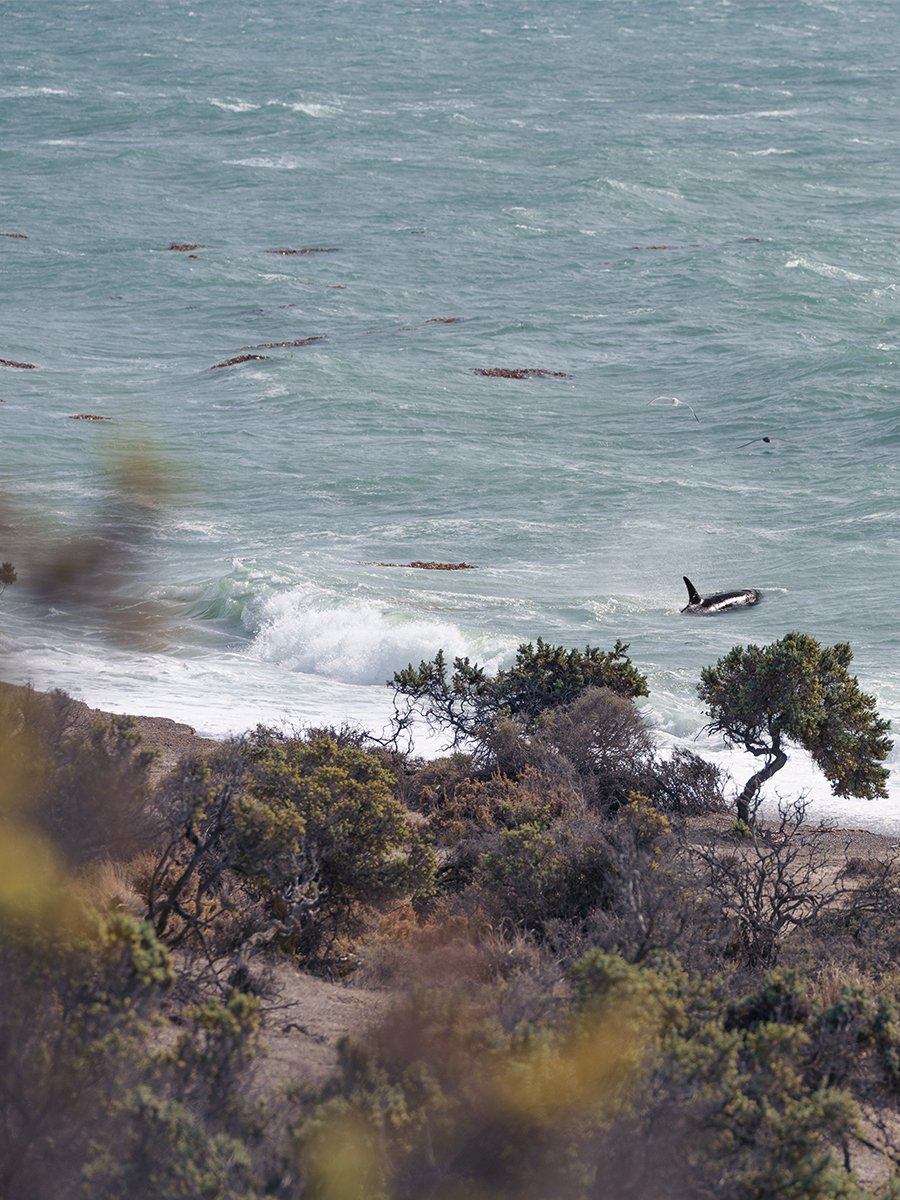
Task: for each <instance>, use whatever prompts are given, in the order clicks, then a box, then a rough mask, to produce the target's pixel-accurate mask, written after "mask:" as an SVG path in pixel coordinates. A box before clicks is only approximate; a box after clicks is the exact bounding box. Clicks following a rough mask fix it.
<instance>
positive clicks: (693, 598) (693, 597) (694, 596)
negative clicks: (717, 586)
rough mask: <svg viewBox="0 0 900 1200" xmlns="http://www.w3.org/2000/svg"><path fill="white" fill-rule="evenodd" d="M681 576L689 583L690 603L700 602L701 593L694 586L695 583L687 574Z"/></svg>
mask: <svg viewBox="0 0 900 1200" xmlns="http://www.w3.org/2000/svg"><path fill="white" fill-rule="evenodd" d="M681 578H682V579H683V580H684V582H685V583H686V584H687V590H688V604H699V603H700V593H699V592H698V591H697V589H696V588H695V587H694V585H693V584H692V583H691V581H690V580H689V579H688V577H687V575H682V577H681Z"/></svg>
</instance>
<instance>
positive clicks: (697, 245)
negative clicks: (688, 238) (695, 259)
mask: <svg viewBox="0 0 900 1200" xmlns="http://www.w3.org/2000/svg"><path fill="white" fill-rule="evenodd" d="M631 248H632V250H702V249H703V247H702V246H701V244H700V243H699V242H690V243H689V244H688V245H687V246H632V247H631Z"/></svg>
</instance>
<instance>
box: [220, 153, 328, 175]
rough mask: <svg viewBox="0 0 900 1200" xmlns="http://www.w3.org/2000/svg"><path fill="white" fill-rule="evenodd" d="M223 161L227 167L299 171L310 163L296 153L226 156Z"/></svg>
mask: <svg viewBox="0 0 900 1200" xmlns="http://www.w3.org/2000/svg"><path fill="white" fill-rule="evenodd" d="M222 161H223V165H224V166H226V167H261V168H263V170H267V171H299V170H301V169H302V168H303V167H305V166H308V165H309V164H308V162H307V160H306V159H305V158H301V157H299V156H298V155H296V154H278V155H274V156H271V157H270V156H268V155H263V154H254V155H252V156H251V157H250V158H226V159H223V160H222Z"/></svg>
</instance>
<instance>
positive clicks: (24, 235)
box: [0, 233, 28, 242]
mask: <svg viewBox="0 0 900 1200" xmlns="http://www.w3.org/2000/svg"><path fill="white" fill-rule="evenodd" d="M0 237H8V238H18V239H20V240H21V241H23V242H27V241H28V234H27V233H0Z"/></svg>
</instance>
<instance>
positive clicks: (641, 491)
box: [0, 0, 900, 832]
mask: <svg viewBox="0 0 900 1200" xmlns="http://www.w3.org/2000/svg"><path fill="white" fill-rule="evenodd" d="M0 24H2V30H3V55H2V62H0V201H2V206H0V234H3V235H4V236H2V237H0V317H2V320H0V358H2V359H4V360H7V361H12V362H29V363H34V364H35V369H23V368H17V367H6V366H0V399H2V401H3V403H2V404H0V446H2V472H3V479H2V488H3V497H4V500H5V502H6V506H7V507H6V516H5V519H6V521H7V528H6V531H5V532H4V534H3V536H4V537H5V538H6V542H4V544H3V545H0V554H2V557H3V558H9V557H15V556H16V547H17V546H19V545H20V544H21V538H22V537H23V536H26V534H27V536H29V537H32V538H35V537H37V538H38V540H39V541H44V542H45V543H47V544H57V545H59V544H60V539H62V541H63V542H65V540H66V539H70V540H71V541H72V542H73V543H74V542H75V541H77V539H79V538H83V537H84V536H85V535H86V533H87V534H88V535H89V534H90V531H91V530H93V529H96V528H100V529H101V530H102V528H103V524H102V522H103V520H104V516H103V514H104V513H106V514H107V518H108V515H109V513H110V512H111V511H114V503H115V498H114V488H113V484H112V482H111V474H110V472H111V471H113V470H114V469H115V464H116V462H117V461H121V457H119V458H118V459H117V456H121V455H122V454H123V452H124V450H125V448H126V447H128V446H132V447H133V446H141V447H143V448H144V450H145V451H146V452H147V453H150V452H152V454H153V455H154V456H156V460H157V461H158V462H160V463H162V464H164V473H165V476H166V480H167V482H168V483H169V484H170V485H171V486H170V487H169V488H168V491H167V494H166V495H165V497H164V499H163V500H162V501H161V502H160V503H159V504H158V506H157V507H156V508H154V509H153V510H152V511H150V512H148V513H147V514H146V516H145V519H143V524H142V525H141V545H140V548H139V553H135V554H132V555H131V556H130V558H129V562H130V563H131V567H132V569H131V570H130V571H129V572H127V573H126V574H125V575H124V577H123V576H121V575H120V577H119V578H118V579H117V580H116V581H115V586H114V590H115V591H116V594H117V596H118V599H119V600H120V601H123V602H126V603H128V604H130V605H134V606H135V608H136V611H143V610H142V608H141V606H146V605H148V604H149V605H151V606H152V607H153V608H154V609H155V611H156V613H157V617H158V618H161V619H158V620H157V622H156V623H155V624H154V625H152V626H149V625H148V627H147V629H146V631H145V635H144V636H142V637H140V638H135V637H133V636H132V637H131V638H129V639H128V640H122V639H121V638H117V637H114V636H113V635H112V633H111V630H110V628H109V626H108V624H107V623H106V621H105V620H103V619H101V617H99V616H97V615H96V614H92V612H91V611H90V610H88V609H85V608H84V607H83V606H79V605H76V604H74V603H73V604H71V605H69V604H67V603H66V598H65V595H63V596H62V597H59V596H57V597H55V599H54V602H53V603H48V602H46V600H42V599H41V598H40V596H37V595H36V594H35V593H34V592H33V591H31V590H30V589H29V585H28V580H27V578H26V576H27V571H20V580H19V582H18V583H16V584H15V585H14V586H13V587H10V588H8V589H7V591H6V592H5V594H4V595H3V598H2V600H0V653H2V662H0V675H2V676H3V677H5V678H6V679H9V680H14V681H23V680H31V681H32V682H34V684H35V685H36V686H38V687H51V686H58V687H63V688H66V689H68V690H70V691H72V692H73V693H74V694H75V695H78V696H80V697H82V698H84V699H86V700H87V701H88V702H89V703H91V704H93V705H96V706H99V707H104V708H107V709H111V710H115V711H131V712H141V713H148V714H158V715H166V716H171V717H175V718H176V719H180V720H185V721H188V722H189V723H190V724H192V725H194V726H195V727H196V728H197V729H198V731H200V732H203V733H210V734H226V733H230V732H238V731H240V730H243V729H245V728H248V727H250V726H252V725H254V724H255V723H256V722H258V721H266V722H276V723H279V722H288V723H291V724H302V723H309V722H312V723H322V722H331V723H339V722H341V721H344V720H349V721H355V722H358V723H361V724H363V725H365V726H367V727H369V728H372V729H376V730H378V729H381V727H382V726H383V725H384V723H385V721H386V720H387V718H388V716H389V713H390V692H389V689H387V688H386V687H385V682H386V680H387V679H388V678H389V677H390V676H391V675H392V674H393V672H394V671H395V670H398V669H399V668H401V667H403V666H405V665H406V664H407V663H409V662H410V661H413V662H418V661H419V660H420V659H422V658H426V657H429V658H430V657H431V656H432V655H433V654H434V653H435V651H436V650H437V649H439V648H443V649H444V650H445V651H446V652H447V654H448V655H453V654H467V655H469V656H471V657H473V658H475V659H477V661H479V662H485V663H488V664H490V665H491V666H492V667H497V666H500V665H502V664H503V663H505V662H508V661H509V660H510V658H511V656H512V654H513V653H514V651H515V647H516V646H517V645H518V644H519V643H521V642H526V641H532V640H534V639H536V638H537V637H543V638H545V639H546V640H548V641H552V642H558V643H564V644H566V645H572V646H583V645H585V644H591V645H600V646H603V647H609V646H611V645H612V643H613V642H614V641H615V639H616V638H622V639H624V640H625V641H627V642H628V643H629V644H630V654H631V656H632V658H633V659H634V661H635V663H636V664H637V665H638V666H639V667H640V668H641V669H642V670H643V671H644V672H646V674H647V675H648V677H649V681H650V696H649V699H648V700H647V701H646V702H644V703H643V707H644V710H645V712H646V715H647V717H648V719H649V720H650V721H651V722H652V724H653V725H654V726H655V727H656V728H657V729H658V730H659V736H660V740H661V743H662V744H663V745H673V744H676V743H683V744H686V745H689V746H691V747H692V748H694V749H695V750H699V751H700V752H702V753H703V754H705V755H707V756H708V757H711V758H713V759H715V760H717V761H720V762H722V763H723V764H724V765H727V766H728V767H729V768H730V769H732V770H733V771H734V772H735V774H736V775H737V776H738V777H739V778H740V779H741V780H742V779H743V777H744V776H745V774H746V773H748V770H749V768H748V767H747V764H746V763H745V762H744V761H743V759H741V758H739V757H738V756H734V755H731V754H729V753H727V751H726V748H725V747H724V746H723V745H722V744H721V742H718V741H716V740H715V739H711V738H710V737H709V736H708V735H705V734H702V733H701V730H702V727H703V722H704V714H703V712H702V710H701V707H700V705H699V701H698V700H697V698H696V684H697V681H698V677H699V673H700V670H701V668H702V667H704V666H706V665H709V664H711V663H713V662H715V661H716V659H717V658H719V657H720V656H721V655H722V654H724V653H725V652H726V651H727V650H728V649H730V648H731V646H733V645H735V644H737V643H743V644H747V643H748V642H755V643H758V644H762V643H766V642H769V641H772V640H774V639H776V638H779V637H781V636H782V635H783V634H784V633H786V632H788V631H790V630H802V631H805V632H808V633H810V634H812V635H813V636H815V637H816V638H818V639H820V640H822V641H824V642H828V643H832V642H836V641H849V642H850V643H851V645H852V647H853V650H854V670H855V671H856V672H857V673H858V675H859V679H860V682H861V684H862V685H863V686H864V687H865V689H866V690H867V691H870V692H872V693H873V694H874V695H875V696H876V697H877V700H878V706H879V710H880V711H881V712H882V713H883V714H884V715H886V716H889V717H891V718H892V719H893V721H894V723H895V729H900V653H898V651H900V630H898V621H897V596H898V592H900V554H898V550H900V524H898V521H900V495H898V488H900V471H898V452H900V407H898V390H900V387H898V384H900V379H898V358H900V348H898V347H900V322H898V317H900V312H898V291H897V284H898V230H897V215H898V208H897V197H898V195H900V153H898V151H900V121H898V83H900V68H898V61H897V46H898V44H900V6H898V5H897V4H896V2H895V0H777V2H776V0H741V3H739V4H735V3H729V2H728V0H724V2H720V0H697V2H695V3H684V4H671V3H669V2H668V0H446V2H441V0H432V2H431V3H428V4H419V3H409V2H404V0H332V2H331V3H326V4H323V5H317V6H308V5H300V4H297V3H296V0H258V2H257V3H248V2H246V0H241V2H240V3H239V2H237V0H117V2H113V0H84V2H78V3H73V2H72V0H0ZM11 235H17V236H11ZM20 235H21V236H20ZM172 245H182V246H183V245H187V246H194V247H196V248H195V249H193V250H172V249H169V247H170V246H172ZM276 250H295V251H296V250H306V251H316V252H314V253H302V254H275V253H271V252H272V251H276ZM439 318H440V319H439ZM446 318H459V319H455V320H452V321H451V320H447V319H446ZM306 339H320V340H313V341H309V342H306ZM277 342H281V343H290V342H305V343H306V344H300V345H282V346H274V345H263V344H270V343H277ZM247 347H255V348H254V349H250V350H248V349H247ZM248 353H250V354H254V355H259V356H260V357H258V358H253V359H250V360H248V361H245V362H241V363H238V364H236V365H232V366H228V367H221V368H219V369H215V370H212V369H211V368H212V367H213V365H214V364H217V363H221V362H225V361H227V360H229V359H232V358H235V357H238V356H240V355H242V354H248ZM495 368H501V369H506V370H515V371H534V372H547V374H532V375H529V376H526V377H525V378H503V377H497V376H490V375H488V376H485V375H480V374H478V373H477V372H478V371H481V370H491V369H495ZM658 397H661V399H657V398H658ZM673 397H674V398H677V399H678V400H679V401H680V403H679V404H675V403H673V402H672V398H673ZM83 413H89V414H94V415H100V416H106V417H109V418H112V419H111V420H108V421H73V420H70V419H69V418H70V417H71V416H73V415H78V414H83ZM111 505H112V506H113V507H112V508H111ZM23 531H26V533H23ZM36 531H37V532H36ZM107 532H108V531H107ZM7 543H8V545H7ZM8 546H9V547H12V549H9V548H8ZM413 560H426V561H428V560H438V561H444V562H463V561H464V562H467V563H471V564H474V565H475V566H476V567H477V569H476V570H470V571H454V572H451V571H422V570H415V569H408V568H403V567H388V566H378V565H373V564H376V563H406V562H410V561H413ZM19 565H21V564H19ZM684 574H687V575H688V576H690V577H691V578H692V579H693V580H694V582H695V583H696V584H697V586H698V588H699V589H700V590H701V591H702V592H712V591H720V590H723V589H726V588H732V587H745V586H752V587H756V588H759V589H761V590H762V592H763V594H764V595H763V600H762V603H760V604H759V605H758V606H757V607H755V608H752V609H748V610H744V611H738V612H733V613H728V614H722V615H720V616H717V617H714V618H704V619H701V618H691V617H687V616H682V615H681V613H680V611H679V610H680V609H681V607H682V606H683V604H684V603H685V602H686V593H685V589H684V585H683V584H682V579H681V577H682V575H684ZM110 588H111V589H113V584H112V583H110ZM423 748H425V749H426V750H428V749H429V747H428V746H427V745H426V744H425V743H423ZM431 749H433V747H431ZM891 765H892V767H893V775H892V779H891V785H890V797H889V799H888V800H886V801H876V802H870V801H865V802H863V801H853V800H850V801H847V800H836V799H833V798H831V797H830V792H829V789H828V787H827V784H826V783H825V782H824V780H823V779H822V778H821V776H817V775H816V773H815V772H814V771H813V770H812V769H811V768H810V765H809V763H808V762H806V761H805V760H804V758H803V756H802V755H795V756H793V758H792V760H791V764H790V766H789V768H787V769H786V770H785V771H784V772H782V773H781V774H780V775H779V776H777V777H776V779H775V780H774V781H773V784H772V785H770V791H771V795H772V796H773V797H774V794H775V793H774V790H771V789H772V788H773V786H776V785H777V790H778V791H780V792H781V794H782V795H784V796H790V795H794V794H796V793H797V792H798V791H800V790H802V789H805V790H807V791H808V792H809V794H810V795H811V797H812V802H813V809H812V811H813V814H814V816H818V817H830V818H833V819H836V820H838V821H840V822H841V823H843V824H849V825H864V826H868V827H871V828H876V829H882V830H887V831H890V832H900V752H898V751H897V750H895V751H894V753H893V755H892V758H891Z"/></svg>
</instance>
